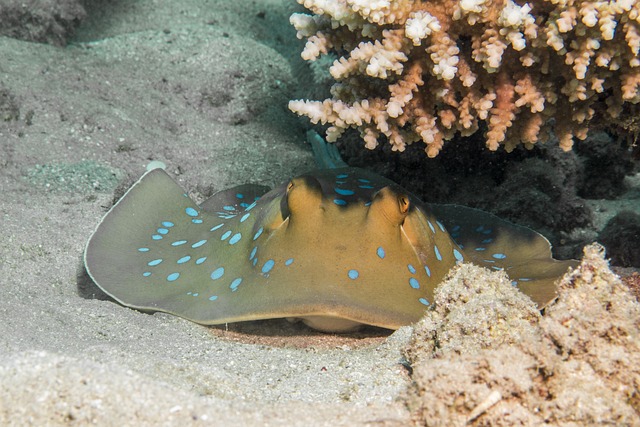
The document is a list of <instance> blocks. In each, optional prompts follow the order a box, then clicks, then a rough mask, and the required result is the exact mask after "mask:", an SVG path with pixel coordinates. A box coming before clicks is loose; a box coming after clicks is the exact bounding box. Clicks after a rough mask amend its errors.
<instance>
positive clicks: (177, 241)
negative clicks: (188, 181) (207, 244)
mask: <svg viewBox="0 0 640 427" xmlns="http://www.w3.org/2000/svg"><path fill="white" fill-rule="evenodd" d="M202 214H203V212H200V210H199V208H198V206H197V205H196V204H195V203H194V202H193V201H192V200H191V199H190V198H189V197H187V195H186V194H185V192H184V191H183V190H182V189H181V188H180V186H179V185H178V184H177V183H176V182H175V181H173V179H171V177H169V175H167V173H166V172H165V171H164V170H162V169H154V170H151V171H149V172H147V173H146V174H145V175H143V176H142V177H141V178H140V179H139V180H138V181H137V182H136V183H135V184H134V185H133V186H132V187H131V188H130V189H129V190H128V191H127V192H126V193H125V195H124V196H123V197H122V198H121V199H120V200H119V201H118V203H116V205H115V206H113V208H112V209H111V210H110V211H109V212H108V213H107V214H106V215H105V217H104V218H103V219H102V221H101V222H100V223H99V224H98V227H97V228H96V230H95V231H94V233H93V235H92V236H91V238H90V239H89V241H88V243H87V246H86V249H85V254H84V263H85V268H86V270H87V272H88V274H89V276H90V277H91V279H92V280H93V281H94V282H95V283H96V284H97V285H98V286H99V287H100V288H101V289H102V290H103V291H104V292H106V293H107V294H108V295H109V296H111V297H113V298H114V299H116V300H117V301H118V302H120V303H122V304H124V305H126V306H129V307H133V308H138V309H143V310H155V311H157V310H162V311H168V312H179V313H177V314H180V315H184V313H180V312H181V311H182V310H183V307H181V306H180V305H179V304H178V305H176V304H175V302H176V301H179V300H180V298H177V295H180V294H184V293H185V292H186V291H185V289H184V287H183V286H176V284H177V283H180V282H179V279H180V278H182V279H183V280H184V276H185V275H186V271H185V269H184V266H186V265H187V262H188V263H189V265H190V266H194V265H195V263H196V261H197V260H198V258H199V257H204V255H201V254H199V253H198V252H197V249H198V246H197V245H198V244H199V242H201V241H202V240H203V239H206V238H207V236H208V235H209V234H210V232H209V228H208V227H210V226H208V227H207V225H206V224H204V223H203V219H202V218H203V217H202ZM201 275H202V276H203V277H204V276H206V275H207V272H206V271H204V270H203V271H202V274H201ZM181 276H182V277H181ZM192 276H194V277H192V278H191V280H198V279H199V278H198V277H195V276H197V274H195V273H194V274H192Z"/></svg>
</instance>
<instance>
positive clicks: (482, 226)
mask: <svg viewBox="0 0 640 427" xmlns="http://www.w3.org/2000/svg"><path fill="white" fill-rule="evenodd" d="M482 230H484V225H481V226H480V227H476V233H482Z"/></svg>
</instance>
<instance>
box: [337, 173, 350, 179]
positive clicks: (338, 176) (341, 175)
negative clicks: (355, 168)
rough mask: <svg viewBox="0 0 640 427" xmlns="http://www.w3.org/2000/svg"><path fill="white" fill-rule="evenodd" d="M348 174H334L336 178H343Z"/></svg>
mask: <svg viewBox="0 0 640 427" xmlns="http://www.w3.org/2000/svg"><path fill="white" fill-rule="evenodd" d="M348 176H349V174H348V173H341V174H340V175H336V178H338V179H345V178H346V177H348Z"/></svg>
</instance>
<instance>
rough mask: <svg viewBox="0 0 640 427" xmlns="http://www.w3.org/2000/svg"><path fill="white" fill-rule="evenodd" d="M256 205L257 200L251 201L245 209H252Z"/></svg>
mask: <svg viewBox="0 0 640 427" xmlns="http://www.w3.org/2000/svg"><path fill="white" fill-rule="evenodd" d="M255 207H256V202H253V203H251V204H250V205H249V206H247V208H246V209H245V211H250V210H251V209H253V208H255Z"/></svg>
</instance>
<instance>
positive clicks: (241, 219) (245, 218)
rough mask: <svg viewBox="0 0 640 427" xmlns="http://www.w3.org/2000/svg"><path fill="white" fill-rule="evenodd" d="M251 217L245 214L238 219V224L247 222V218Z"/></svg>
mask: <svg viewBox="0 0 640 427" xmlns="http://www.w3.org/2000/svg"><path fill="white" fill-rule="evenodd" d="M250 216H251V214H250V213H246V214H244V215H242V218H240V222H245V221H246V220H247V218H249V217H250Z"/></svg>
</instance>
